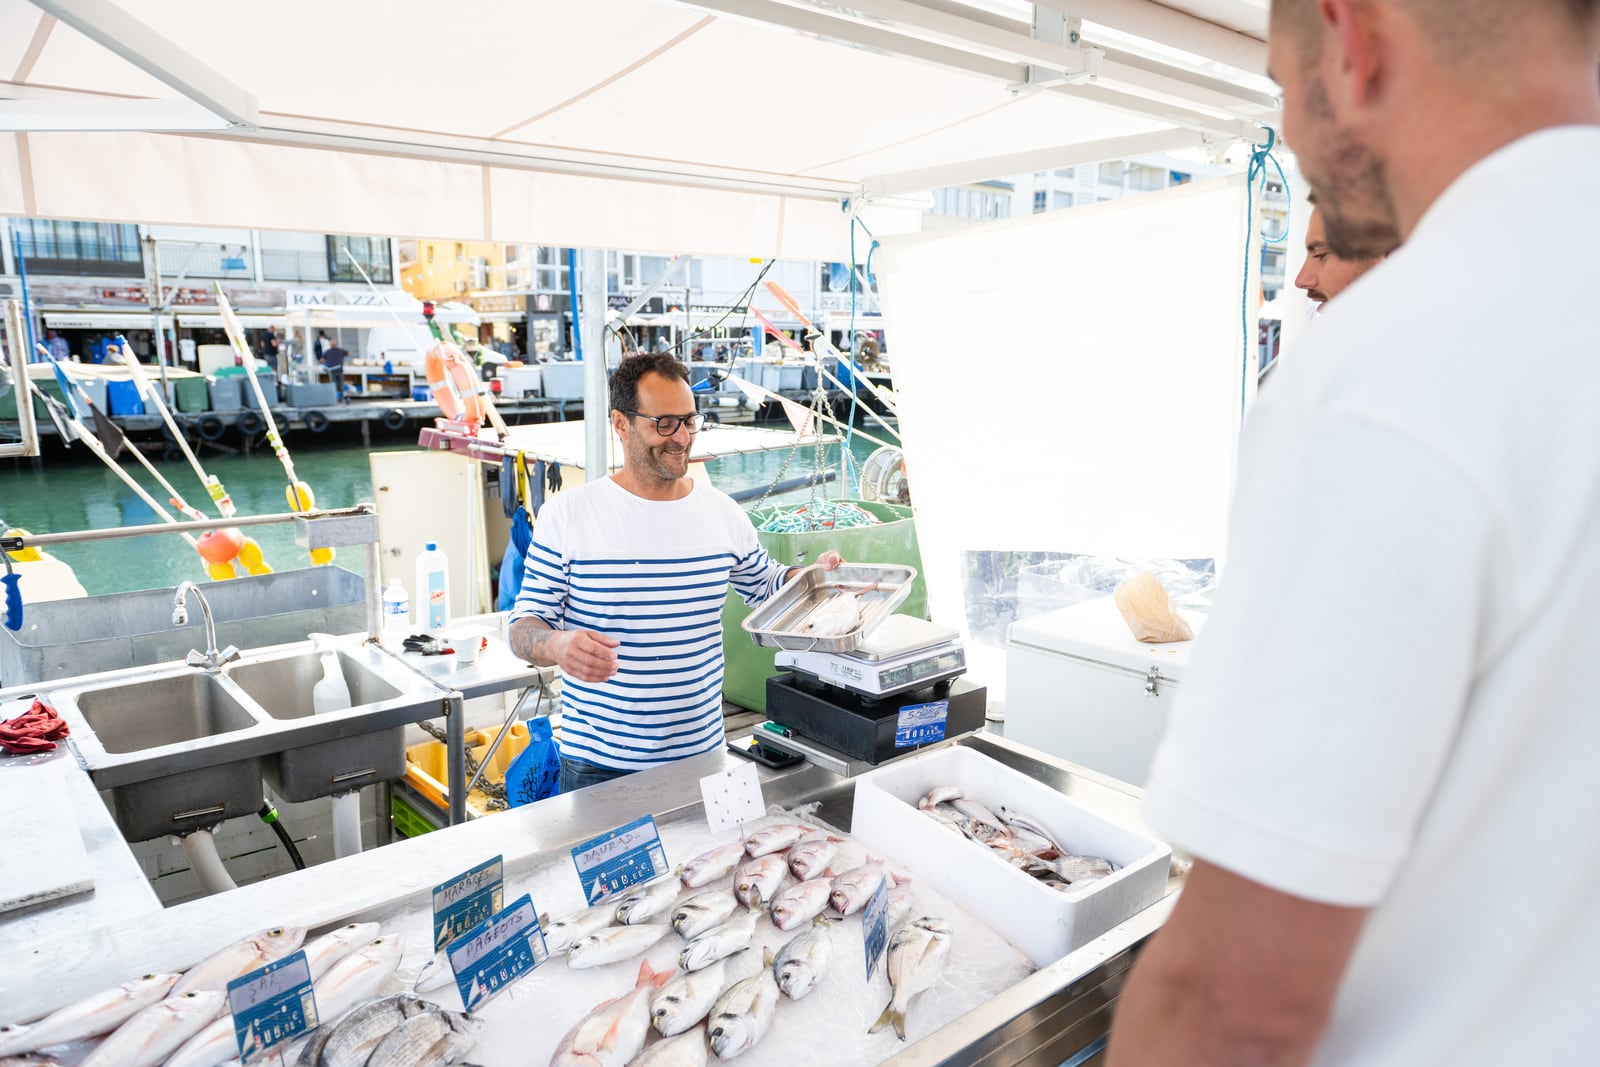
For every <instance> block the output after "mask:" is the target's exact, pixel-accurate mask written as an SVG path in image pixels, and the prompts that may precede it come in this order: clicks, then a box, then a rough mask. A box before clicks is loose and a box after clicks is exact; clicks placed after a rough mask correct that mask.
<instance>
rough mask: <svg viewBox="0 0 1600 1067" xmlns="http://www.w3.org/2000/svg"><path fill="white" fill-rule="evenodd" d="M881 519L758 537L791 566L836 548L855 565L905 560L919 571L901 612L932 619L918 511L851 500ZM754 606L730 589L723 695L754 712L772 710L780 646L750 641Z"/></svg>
mask: <svg viewBox="0 0 1600 1067" xmlns="http://www.w3.org/2000/svg"><path fill="white" fill-rule="evenodd" d="M844 502H845V503H850V504H855V505H856V506H857V507H859V508H861V509H862V510H863V511H866V512H868V513H869V514H871V515H873V516H874V517H876V518H878V519H879V520H881V521H880V522H879V523H878V524H877V525H875V526H859V527H854V528H852V529H846V530H819V531H816V532H814V533H764V532H762V531H759V530H758V531H757V532H756V538H757V539H758V540H759V541H760V542H761V547H762V548H765V549H766V550H767V554H768V555H770V556H771V557H772V558H773V559H775V560H777V561H779V562H780V563H787V564H788V565H790V566H791V567H803V566H807V565H809V564H812V563H815V562H816V560H817V557H818V556H820V555H822V553H824V552H826V551H827V550H828V549H830V548H831V549H833V550H834V551H835V552H838V553H839V554H840V555H841V556H843V557H844V558H845V559H847V560H849V561H851V562H852V563H900V564H903V565H905V566H908V567H915V568H916V569H917V578H916V580H915V581H914V582H912V583H911V595H910V596H908V597H907V598H906V601H905V603H904V604H902V605H901V606H900V610H899V612H898V614H901V615H912V616H915V617H917V618H919V619H925V618H927V617H928V586H927V583H926V582H924V581H923V579H922V553H921V552H920V551H919V550H918V548H917V527H916V523H915V522H914V521H913V519H912V511H911V509H910V508H908V507H901V506H900V505H898V504H880V503H878V502H876V501H867V500H850V501H844ZM752 610H753V609H751V608H748V607H746V606H745V603H744V601H743V600H741V599H740V598H739V594H738V593H736V592H734V591H732V590H729V592H728V600H727V603H726V604H724V605H723V607H722V645H723V659H724V667H723V675H722V696H723V698H724V699H725V700H727V701H729V702H730V703H733V704H737V705H739V706H740V707H743V708H749V709H750V710H751V711H758V712H762V713H765V712H766V710H767V679H768V678H770V677H771V676H772V675H773V674H775V673H777V669H778V668H777V666H776V660H777V655H778V653H777V650H776V649H771V648H761V647H760V646H758V645H757V644H756V643H755V642H753V641H751V640H750V635H749V634H747V633H745V632H744V629H743V626H742V624H743V623H744V620H745V618H746V617H748V616H749V614H750V612H751V611H752Z"/></svg>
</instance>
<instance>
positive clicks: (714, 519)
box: [510, 353, 841, 792]
mask: <svg viewBox="0 0 1600 1067" xmlns="http://www.w3.org/2000/svg"><path fill="white" fill-rule="evenodd" d="M701 423H702V417H701V416H700V415H699V414H698V413H697V412H696V411H695V399H694V393H693V392H692V391H691V390H690V388H689V372H688V369H687V368H686V367H685V366H684V365H683V364H682V363H680V362H679V361H678V360H677V359H676V358H675V357H673V356H671V355H667V354H664V353H648V354H647V353H637V354H635V355H632V356H629V357H628V358H627V359H625V360H623V361H622V363H621V364H620V365H619V366H618V367H617V369H616V371H615V372H613V374H612V376H611V428H612V430H613V431H615V433H616V434H617V436H618V437H619V438H620V439H621V441H622V453H623V458H622V469H621V470H620V471H617V472H616V473H615V474H613V475H611V477H609V478H600V479H596V480H595V481H591V482H586V483H584V484H583V485H580V486H577V487H575V488H573V489H568V490H566V491H565V492H562V493H559V494H557V495H556V496H553V497H551V498H550V499H549V501H547V502H546V503H545V505H544V507H543V508H541V509H540V511H539V518H538V521H537V522H536V524H535V526H534V529H533V540H532V543H531V544H530V545H529V546H528V554H527V564H526V567H525V569H524V572H523V579H522V590H521V592H520V593H519V594H518V596H517V601H516V605H515V606H514V607H513V608H512V611H511V628H510V639H511V647H512V649H513V651H515V652H516V653H517V654H518V655H520V656H521V657H522V658H524V659H526V660H528V661H529V662H530V663H540V664H545V665H550V664H557V665H559V666H560V667H561V670H562V674H563V680H562V687H561V708H562V715H561V789H562V792H568V791H570V790H572V789H577V788H581V787H583V786H587V785H594V784H596V783H599V782H603V781H608V780H610V779H612V778H617V777H619V776H621V775H624V774H629V773H632V772H633V771H638V770H644V769H646V768H649V767H658V766H662V765H664V764H667V763H671V762H673V761H675V760H680V759H685V758H687V757H689V756H697V755H700V754H701V753H704V752H710V751H712V750H714V749H716V748H717V747H718V746H720V745H721V744H722V739H723V732H722V606H723V602H724V601H725V600H726V598H727V595H728V588H729V586H730V585H731V586H732V587H733V588H734V589H736V590H737V591H738V592H739V595H740V596H741V597H742V598H743V599H744V601H745V603H747V604H759V603H760V602H761V601H763V600H765V599H766V598H767V597H769V596H771V595H772V594H773V593H775V592H777V590H778V588H779V586H781V585H782V584H783V583H784V582H786V581H788V580H789V579H790V578H791V577H793V575H794V573H795V570H796V568H793V567H786V566H784V565H783V564H781V563H778V562H776V561H775V560H773V559H772V558H771V557H770V556H768V555H767V553H766V550H765V549H763V548H762V547H761V544H760V542H759V541H758V540H757V538H756V531H755V527H754V526H752V525H751V524H750V520H749V518H748V517H746V515H745V513H744V512H743V511H741V510H740V508H739V505H738V504H736V503H734V501H733V500H732V499H731V498H730V497H729V496H728V495H727V494H726V493H722V492H719V491H718V490H716V489H713V488H712V487H711V486H710V485H708V484H706V483H705V482H700V481H696V480H695V479H693V478H690V477H688V476H687V475H688V473H689V446H690V444H691V443H692V441H693V436H694V434H695V433H697V432H698V431H699V429H700V426H701ZM817 562H818V563H819V564H821V565H822V566H823V567H825V568H829V569H832V568H834V567H837V566H838V565H839V563H840V562H841V560H840V558H839V554H838V553H837V552H832V551H829V552H824V553H822V555H821V556H820V557H819V558H818V559H817Z"/></svg>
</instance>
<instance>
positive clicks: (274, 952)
mask: <svg viewBox="0 0 1600 1067" xmlns="http://www.w3.org/2000/svg"><path fill="white" fill-rule="evenodd" d="M305 939H306V928H305V927H303V926H275V927H273V928H272V929H270V930H262V931H261V932H260V933H255V934H251V935H250V936H249V937H246V938H243V939H242V940H239V941H235V942H234V943H233V944H231V945H229V946H228V947H227V948H224V949H221V950H219V951H217V952H214V953H212V954H211V955H209V956H207V957H206V958H205V959H203V960H201V961H200V962H199V963H197V964H195V965H194V966H193V967H190V968H189V969H188V970H187V971H185V972H184V973H183V977H182V978H181V979H179V981H178V984H177V985H175V986H173V987H172V993H171V994H170V995H171V996H174V997H178V996H182V995H183V994H185V993H192V992H194V991H196V990H200V989H221V990H226V989H227V988H228V983H229V982H231V981H233V980H234V979H235V978H237V977H239V976H240V975H241V974H248V973H250V972H251V971H253V970H255V969H256V968H257V967H260V966H263V965H264V964H268V963H271V962H272V961H273V960H276V959H281V958H282V957H284V956H287V955H288V954H289V953H291V952H293V951H294V950H295V949H297V948H299V947H300V943H301V942H302V941H304V940H305Z"/></svg>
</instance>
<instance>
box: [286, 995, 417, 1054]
mask: <svg viewBox="0 0 1600 1067" xmlns="http://www.w3.org/2000/svg"><path fill="white" fill-rule="evenodd" d="M437 1010H439V1005H437V1004H434V1003H432V1002H431V1001H427V1000H423V999H422V998H421V997H415V996H411V995H410V994H400V995H398V996H393V997H381V998H379V999H377V1000H369V1001H367V1002H366V1003H365V1004H362V1005H361V1006H359V1007H357V1008H356V1009H355V1010H354V1011H352V1012H350V1014H348V1015H346V1016H345V1017H344V1019H343V1020H342V1021H341V1022H339V1023H338V1024H337V1025H331V1026H330V1025H324V1026H322V1027H320V1028H319V1029H318V1030H317V1032H316V1033H315V1034H313V1035H312V1037H311V1041H310V1042H309V1043H308V1044H307V1045H306V1046H305V1047H304V1048H303V1049H302V1050H301V1051H300V1059H299V1060H298V1061H297V1062H298V1064H299V1065H300V1067H362V1065H363V1064H365V1063H366V1062H367V1060H368V1059H370V1058H371V1056H372V1051H373V1049H375V1048H377V1047H378V1042H380V1041H382V1040H383V1039H384V1038H385V1037H387V1036H389V1034H390V1033H391V1032H393V1031H394V1029H395V1028H396V1027H398V1026H399V1025H400V1024H401V1023H403V1022H405V1021H406V1020H407V1019H410V1018H411V1017H412V1016H415V1015H422V1014H424V1013H425V1012H430V1011H437Z"/></svg>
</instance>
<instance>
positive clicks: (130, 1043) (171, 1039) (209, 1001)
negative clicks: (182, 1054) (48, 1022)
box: [78, 989, 226, 1067]
mask: <svg viewBox="0 0 1600 1067" xmlns="http://www.w3.org/2000/svg"><path fill="white" fill-rule="evenodd" d="M225 1003H226V996H225V994H223V992H222V991H221V990H218V989H197V990H195V991H193V992H190V993H182V994H179V995H177V996H171V997H168V998H167V999H166V1000H160V1001H157V1002H156V1003H154V1004H152V1005H150V1006H149V1007H148V1008H145V1009H143V1010H142V1011H140V1012H139V1013H138V1014H137V1015H135V1016H133V1018H131V1019H129V1020H128V1021H127V1022H125V1023H123V1024H122V1025H121V1026H119V1027H117V1029H116V1030H115V1031H113V1032H112V1034H111V1036H110V1037H108V1038H106V1039H105V1040H104V1041H102V1042H100V1044H98V1045H96V1046H95V1048H94V1051H93V1052H91V1053H89V1055H88V1056H86V1057H85V1058H84V1059H82V1060H80V1061H79V1065H78V1067H155V1065H156V1064H158V1063H161V1062H163V1061H164V1060H166V1058H167V1057H168V1056H170V1055H171V1054H172V1053H173V1052H174V1051H176V1050H177V1048H178V1046H180V1045H182V1044H183V1043H184V1042H185V1041H187V1040H189V1039H190V1038H191V1037H193V1036H194V1035H195V1034H198V1033H199V1032H200V1031H201V1030H204V1029H205V1028H206V1026H207V1025H209V1024H210V1022H211V1020H213V1019H215V1018H216V1017H217V1016H218V1015H219V1014H220V1013H221V1012H222V1009H223V1005H224V1004H225Z"/></svg>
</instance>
